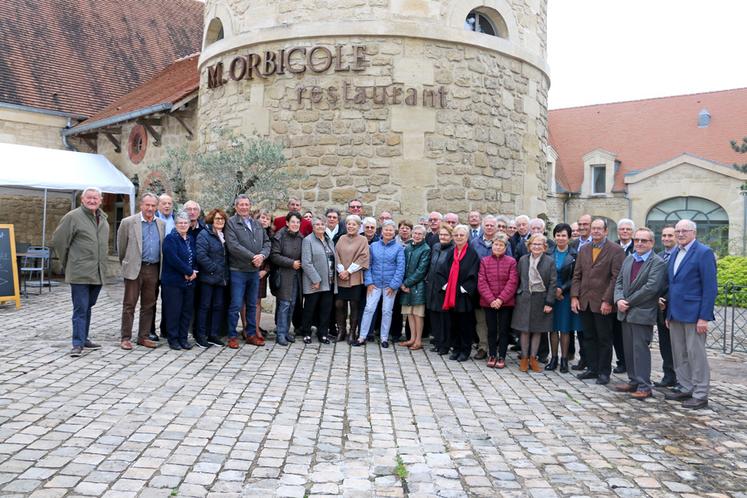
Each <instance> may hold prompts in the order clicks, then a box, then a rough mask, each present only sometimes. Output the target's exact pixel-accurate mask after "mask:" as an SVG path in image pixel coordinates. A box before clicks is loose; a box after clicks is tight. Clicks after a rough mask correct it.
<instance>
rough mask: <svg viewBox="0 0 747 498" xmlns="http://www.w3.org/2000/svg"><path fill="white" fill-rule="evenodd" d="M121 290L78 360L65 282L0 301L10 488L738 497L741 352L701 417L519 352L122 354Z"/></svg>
mask: <svg viewBox="0 0 747 498" xmlns="http://www.w3.org/2000/svg"><path fill="white" fill-rule="evenodd" d="M122 292H123V287H122V285H121V284H115V285H109V286H105V287H104V289H103V290H102V293H101V296H100V298H99V303H98V304H97V305H96V307H94V309H93V320H92V334H91V337H92V339H93V340H95V341H96V342H100V343H101V344H102V345H103V348H102V349H100V350H97V351H85V352H84V354H83V356H82V357H81V358H71V357H70V356H69V353H70V314H71V303H70V295H69V289H68V287H67V286H65V285H61V286H60V287H56V288H54V290H53V291H52V292H51V293H48V292H46V291H45V292H44V293H43V294H42V295H41V296H34V295H32V296H30V297H29V298H27V299H26V298H25V299H24V300H23V308H22V309H21V310H19V311H16V310H14V309H13V308H12V307H11V306H7V305H6V306H3V307H1V308H0V330H2V336H3V346H2V348H0V495H1V496H3V497H8V496H39V497H42V496H45V497H46V496H49V497H53V496H106V497H128V496H132V497H134V496H143V497H151V496H153V497H157V496H164V497H165V496H261V497H266V496H284V497H305V496H349V497H358V496H360V497H363V496H395V497H396V496H413V497H429V496H443V497H457V496H507V497H508V496H511V497H513V496H517V497H518V496H530V497H535V498H539V497H553V496H589V497H601V496H626V497H627V496H651V497H666V496H692V497H695V496H734V497H743V496H747V414H746V413H745V412H746V410H745V409H746V408H747V387H746V383H747V378H746V377H745V373H746V372H747V367H746V366H745V356H744V355H740V354H733V355H729V356H721V355H715V354H714V355H713V356H712V358H711V369H712V372H713V378H714V382H713V390H712V394H711V396H710V406H709V408H708V409H706V410H701V411H695V412H693V411H686V410H684V409H682V408H681V407H680V406H679V405H678V404H675V403H673V402H668V401H665V400H664V396H663V393H661V392H657V393H656V396H655V398H653V399H649V400H646V401H645V402H640V401H635V400H631V399H627V398H626V396H625V395H623V394H619V393H616V392H614V391H613V390H612V389H610V388H609V387H608V386H598V385H596V384H587V383H584V382H582V381H579V380H577V379H576V378H575V377H573V376H571V375H568V374H565V375H562V374H559V373H557V372H552V373H541V374H532V375H530V374H521V373H520V372H519V371H518V368H517V364H516V358H515V356H512V357H511V359H510V361H509V362H508V367H507V368H506V369H504V370H491V369H488V368H486V367H485V364H484V362H476V361H472V360H470V361H467V362H465V363H457V362H453V361H448V360H447V359H446V357H441V356H438V355H436V354H435V353H429V352H425V351H414V352H411V351H409V350H407V349H403V348H398V347H396V346H395V347H392V348H389V349H380V348H379V347H378V345H375V344H369V345H367V346H366V347H365V348H351V347H349V346H348V345H346V344H340V345H334V344H331V345H320V344H318V343H317V342H316V341H315V342H314V343H313V344H311V345H308V346H304V345H303V343H301V342H300V341H298V342H296V343H295V344H293V345H291V346H290V347H287V348H284V347H280V346H275V344H274V342H273V341H268V343H267V346H266V347H262V348H256V347H252V346H247V345H242V347H241V348H240V349H238V350H231V349H228V348H216V347H212V348H210V349H207V350H201V349H197V348H195V349H193V350H191V351H179V352H175V351H171V350H169V349H168V348H167V347H164V346H163V345H162V346H161V347H159V348H158V349H156V350H147V349H145V348H142V347H137V346H136V347H135V349H134V350H133V351H129V352H128V351H123V350H121V349H120V348H119V345H118V338H119V321H120V313H121V299H122ZM264 320H265V322H264V323H266V324H267V325H271V323H270V322H271V317H270V316H265V317H264ZM270 328H272V327H270ZM652 356H653V357H654V358H657V357H658V352H655V353H654V354H653V355H652ZM659 377H660V371H659V370H658V369H657V370H656V372H655V373H654V378H656V379H658V378H659ZM615 380H617V381H618V382H619V381H622V380H623V379H622V378H620V377H619V376H618V378H617V379H613V383H614V381H615Z"/></svg>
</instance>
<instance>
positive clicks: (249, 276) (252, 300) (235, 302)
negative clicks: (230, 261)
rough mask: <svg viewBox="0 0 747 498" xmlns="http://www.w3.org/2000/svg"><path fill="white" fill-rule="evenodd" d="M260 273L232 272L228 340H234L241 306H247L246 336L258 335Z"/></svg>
mask: <svg viewBox="0 0 747 498" xmlns="http://www.w3.org/2000/svg"><path fill="white" fill-rule="evenodd" d="M258 295H259V272H256V271H236V270H231V304H230V305H229V306H228V338H229V339H231V338H234V337H236V336H237V335H238V334H237V333H236V324H237V323H238V322H239V311H241V305H242V304H246V321H247V330H246V335H248V336H253V335H256V333H257V296H258Z"/></svg>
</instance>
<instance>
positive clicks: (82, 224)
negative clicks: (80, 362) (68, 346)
mask: <svg viewBox="0 0 747 498" xmlns="http://www.w3.org/2000/svg"><path fill="white" fill-rule="evenodd" d="M80 201H81V204H82V205H81V206H80V207H78V208H76V209H73V210H72V211H70V212H69V213H67V214H66V215H65V216H63V217H62V220H61V221H60V225H59V226H58V227H57V230H55V232H54V236H53V238H52V247H54V249H55V251H56V252H57V256H58V257H59V258H60V263H62V269H63V270H64V272H65V282H67V283H68V284H70V292H71V293H72V298H73V349H72V351H71V353H70V356H72V357H78V356H80V355H81V352H82V351H83V348H86V349H98V348H100V347H101V346H99V345H98V344H95V343H93V342H92V341H90V340H89V339H88V331H89V329H90V327H91V308H93V306H94V305H95V304H96V300H97V299H98V296H99V292H100V291H101V286H102V284H103V283H104V275H105V273H106V261H107V257H108V252H109V222H108V221H107V219H106V214H104V212H103V211H102V210H101V191H100V190H99V189H98V188H96V187H89V188H87V189H85V190H84V191H83V194H81V196H80Z"/></svg>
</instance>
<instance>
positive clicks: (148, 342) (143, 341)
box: [137, 339, 158, 349]
mask: <svg viewBox="0 0 747 498" xmlns="http://www.w3.org/2000/svg"><path fill="white" fill-rule="evenodd" d="M137 344H138V346H143V347H145V348H150V349H154V348H157V347H158V344H156V343H155V342H153V341H151V340H150V339H138V341H137Z"/></svg>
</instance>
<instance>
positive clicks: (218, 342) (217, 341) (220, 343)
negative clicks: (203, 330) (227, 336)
mask: <svg viewBox="0 0 747 498" xmlns="http://www.w3.org/2000/svg"><path fill="white" fill-rule="evenodd" d="M207 342H208V344H212V345H213V346H225V345H226V343H225V342H223V341H221V340H220V339H219V338H217V337H208V339H207Z"/></svg>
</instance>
